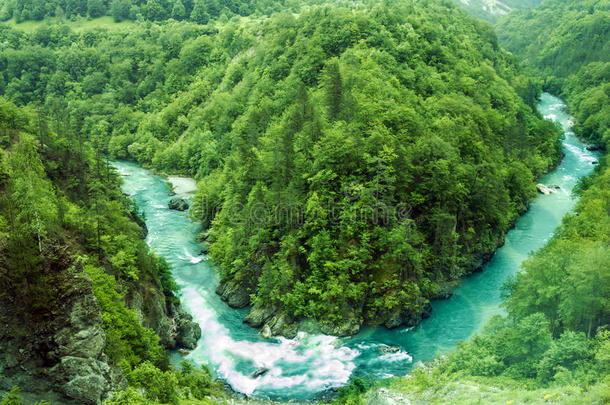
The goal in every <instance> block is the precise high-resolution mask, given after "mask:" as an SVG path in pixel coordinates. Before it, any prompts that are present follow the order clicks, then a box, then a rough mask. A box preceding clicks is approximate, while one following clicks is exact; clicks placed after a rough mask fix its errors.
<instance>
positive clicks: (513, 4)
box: [454, 0, 542, 22]
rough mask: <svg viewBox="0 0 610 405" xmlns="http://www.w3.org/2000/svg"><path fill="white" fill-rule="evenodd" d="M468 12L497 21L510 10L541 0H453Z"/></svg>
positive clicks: (527, 7)
mask: <svg viewBox="0 0 610 405" xmlns="http://www.w3.org/2000/svg"><path fill="white" fill-rule="evenodd" d="M454 1H455V2H456V3H457V4H458V5H459V6H460V7H461V8H463V9H464V10H466V11H467V12H468V14H470V15H473V16H475V17H478V18H482V19H483V20H487V21H491V22H494V21H497V20H498V19H499V18H501V17H503V16H505V15H506V14H508V13H509V12H511V11H512V10H517V9H530V8H534V7H536V6H537V5H539V4H540V3H541V2H542V0H454Z"/></svg>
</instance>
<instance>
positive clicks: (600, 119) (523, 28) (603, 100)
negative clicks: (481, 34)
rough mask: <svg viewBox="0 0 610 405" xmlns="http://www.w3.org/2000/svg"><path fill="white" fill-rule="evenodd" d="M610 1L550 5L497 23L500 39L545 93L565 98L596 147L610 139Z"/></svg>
mask: <svg viewBox="0 0 610 405" xmlns="http://www.w3.org/2000/svg"><path fill="white" fill-rule="evenodd" d="M609 15H610V3H609V2H608V1H606V0H586V1H562V0H550V1H545V2H544V3H542V4H541V5H540V7H538V8H536V9H534V10H531V11H518V12H515V13H512V14H510V15H509V16H508V17H507V18H505V19H503V20H502V21H500V22H499V23H498V26H497V30H498V36H499V38H500V41H501V42H502V44H503V45H504V46H506V48H507V49H509V50H511V51H513V52H515V54H517V55H518V56H519V58H520V59H521V60H523V61H524V62H523V64H524V66H525V67H526V68H527V69H528V72H529V73H531V74H533V75H536V76H537V77H538V78H539V79H540V80H541V81H542V82H543V84H544V87H545V89H546V90H548V91H550V92H552V93H554V94H557V95H561V96H562V97H564V98H565V99H566V101H567V102H568V104H569V106H570V110H571V111H572V112H573V114H574V115H575V116H576V118H577V119H578V121H577V125H576V129H577V131H578V132H579V133H580V134H581V135H582V136H584V137H585V138H586V139H587V140H589V141H590V142H591V143H594V144H596V145H599V146H604V145H605V144H607V142H608V140H609V139H610V132H609V131H610V109H609V108H610V57H609V56H608V55H610V18H609Z"/></svg>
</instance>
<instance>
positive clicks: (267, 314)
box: [244, 304, 298, 339]
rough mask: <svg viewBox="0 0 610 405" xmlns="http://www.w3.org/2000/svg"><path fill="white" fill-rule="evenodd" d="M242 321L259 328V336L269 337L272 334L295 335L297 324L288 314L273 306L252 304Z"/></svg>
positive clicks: (291, 336) (289, 336)
mask: <svg viewBox="0 0 610 405" xmlns="http://www.w3.org/2000/svg"><path fill="white" fill-rule="evenodd" d="M244 322H245V323H247V324H248V325H250V326H252V327H253V328H260V327H261V326H262V329H261V336H263V337H264V338H265V339H269V338H271V337H273V336H284V337H286V338H288V339H292V338H294V337H296V335H297V332H298V326H297V324H296V322H295V320H294V319H293V318H292V317H291V316H290V315H288V314H286V313H285V312H282V311H278V310H277V308H275V307H262V306H260V305H256V304H255V305H254V306H253V307H252V308H251V309H250V312H249V313H248V315H246V317H245V318H244Z"/></svg>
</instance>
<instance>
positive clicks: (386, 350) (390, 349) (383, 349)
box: [377, 345, 400, 354]
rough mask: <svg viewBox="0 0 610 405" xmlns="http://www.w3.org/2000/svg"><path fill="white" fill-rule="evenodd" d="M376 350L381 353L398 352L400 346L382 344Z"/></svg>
mask: <svg viewBox="0 0 610 405" xmlns="http://www.w3.org/2000/svg"><path fill="white" fill-rule="evenodd" d="M377 351H378V352H379V353H381V354H392V353H398V352H399V351H400V346H396V345H389V346H388V345H383V346H379V348H378V349H377Z"/></svg>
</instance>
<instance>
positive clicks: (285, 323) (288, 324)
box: [265, 312, 298, 339]
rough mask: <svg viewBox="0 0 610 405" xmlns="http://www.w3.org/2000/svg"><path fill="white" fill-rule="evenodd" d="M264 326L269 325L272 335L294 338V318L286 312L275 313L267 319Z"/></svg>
mask: <svg viewBox="0 0 610 405" xmlns="http://www.w3.org/2000/svg"><path fill="white" fill-rule="evenodd" d="M265 326H268V327H269V330H270V332H271V335H272V336H284V337H286V338H288V339H294V338H295V337H296V336H297V332H298V327H297V324H296V323H295V322H294V319H292V317H291V316H290V315H288V314H286V313H283V312H282V313H278V314H275V315H274V316H273V317H272V318H271V319H269V320H268V321H267V323H266V324H265Z"/></svg>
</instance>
